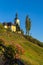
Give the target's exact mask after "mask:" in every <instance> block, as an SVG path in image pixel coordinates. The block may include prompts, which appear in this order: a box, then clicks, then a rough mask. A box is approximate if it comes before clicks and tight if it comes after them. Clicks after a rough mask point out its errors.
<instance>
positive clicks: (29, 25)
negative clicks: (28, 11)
mask: <svg viewBox="0 0 43 65" xmlns="http://www.w3.org/2000/svg"><path fill="white" fill-rule="evenodd" d="M25 28H26V34H29V31H30V29H31V20H30V18H29V17H28V16H26V22H25Z"/></svg>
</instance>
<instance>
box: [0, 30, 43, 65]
mask: <svg viewBox="0 0 43 65" xmlns="http://www.w3.org/2000/svg"><path fill="white" fill-rule="evenodd" d="M0 39H2V40H3V41H4V42H5V45H9V44H11V45H14V44H20V45H21V46H22V47H23V48H24V50H25V53H24V55H22V56H21V58H22V60H24V61H26V62H27V64H28V65H43V48H41V47H39V46H38V45H35V44H33V43H32V42H30V41H28V40H27V39H25V37H23V36H22V35H21V34H17V33H12V32H6V31H3V32H0Z"/></svg>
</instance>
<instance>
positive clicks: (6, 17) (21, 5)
mask: <svg viewBox="0 0 43 65" xmlns="http://www.w3.org/2000/svg"><path fill="white" fill-rule="evenodd" d="M16 12H18V17H19V19H20V23H21V28H22V29H23V30H24V31H25V18H26V15H27V14H28V15H29V17H30V19H31V24H32V26H31V31H30V33H31V35H32V36H33V37H34V38H37V39H38V40H40V41H43V0H0V22H4V21H6V22H9V21H12V22H13V21H14V18H15V14H16Z"/></svg>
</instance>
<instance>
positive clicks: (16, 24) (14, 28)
mask: <svg viewBox="0 0 43 65" xmlns="http://www.w3.org/2000/svg"><path fill="white" fill-rule="evenodd" d="M3 26H4V28H5V29H8V28H9V29H10V30H11V31H12V32H18V33H21V29H20V20H19V18H18V14H17V13H16V17H15V19H14V23H12V22H8V23H6V22H4V23H3Z"/></svg>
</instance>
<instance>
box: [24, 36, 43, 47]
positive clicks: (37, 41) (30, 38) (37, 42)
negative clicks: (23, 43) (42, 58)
mask: <svg viewBox="0 0 43 65" xmlns="http://www.w3.org/2000/svg"><path fill="white" fill-rule="evenodd" d="M24 37H25V38H26V39H27V40H28V41H30V42H32V43H34V44H37V45H38V46H40V47H43V43H42V42H40V41H39V40H37V39H35V38H33V37H32V36H27V35H24Z"/></svg>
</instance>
